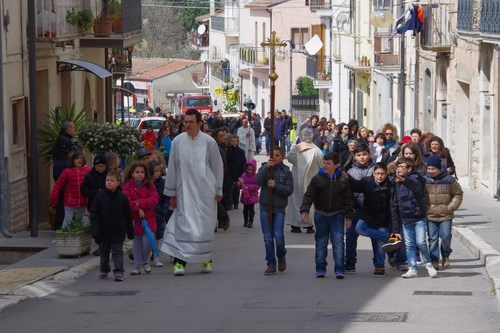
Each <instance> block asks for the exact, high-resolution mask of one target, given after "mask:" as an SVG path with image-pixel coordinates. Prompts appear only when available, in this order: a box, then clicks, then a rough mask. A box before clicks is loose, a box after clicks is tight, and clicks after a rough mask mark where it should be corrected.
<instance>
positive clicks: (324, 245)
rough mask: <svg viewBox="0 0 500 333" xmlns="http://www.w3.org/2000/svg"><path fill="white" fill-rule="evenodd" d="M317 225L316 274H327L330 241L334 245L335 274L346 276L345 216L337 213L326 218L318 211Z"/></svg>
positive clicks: (315, 216)
mask: <svg viewBox="0 0 500 333" xmlns="http://www.w3.org/2000/svg"><path fill="white" fill-rule="evenodd" d="M314 224H315V225H316V233H315V234H314V239H315V240H316V255H315V260H316V273H321V274H325V273H326V265H327V262H326V257H327V253H328V240H330V242H331V243H332V250H333V251H332V252H333V261H334V262H335V274H344V214H343V213H337V214H335V215H333V216H325V215H323V214H321V213H318V212H317V211H316V212H315V213H314Z"/></svg>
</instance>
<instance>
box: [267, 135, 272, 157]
mask: <svg viewBox="0 0 500 333" xmlns="http://www.w3.org/2000/svg"><path fill="white" fill-rule="evenodd" d="M270 151H271V135H270V133H269V132H268V131H266V153H267V154H268V155H269V152H270Z"/></svg>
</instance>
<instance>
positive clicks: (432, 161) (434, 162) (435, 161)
mask: <svg viewBox="0 0 500 333" xmlns="http://www.w3.org/2000/svg"><path fill="white" fill-rule="evenodd" d="M427 166H428V167H430V166H432V167H435V168H436V169H439V170H441V159H440V158H439V156H437V155H432V156H431V157H429V159H427Z"/></svg>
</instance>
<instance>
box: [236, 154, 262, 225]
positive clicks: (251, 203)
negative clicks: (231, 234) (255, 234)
mask: <svg viewBox="0 0 500 333" xmlns="http://www.w3.org/2000/svg"><path fill="white" fill-rule="evenodd" d="M244 170H245V171H244V172H243V174H242V175H241V178H240V184H241V203H242V204H243V220H244V221H245V222H244V224H243V226H244V227H247V228H253V218H254V216H255V208H254V207H255V204H256V203H258V202H259V189H260V186H259V185H257V184H255V173H256V171H257V162H256V161H255V160H254V159H251V160H250V161H248V162H246V163H245V166H244Z"/></svg>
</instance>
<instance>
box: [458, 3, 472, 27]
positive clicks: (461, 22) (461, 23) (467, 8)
mask: <svg viewBox="0 0 500 333" xmlns="http://www.w3.org/2000/svg"><path fill="white" fill-rule="evenodd" d="M472 2H473V0H458V8H457V29H458V30H462V31H472V12H473V8H472Z"/></svg>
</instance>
